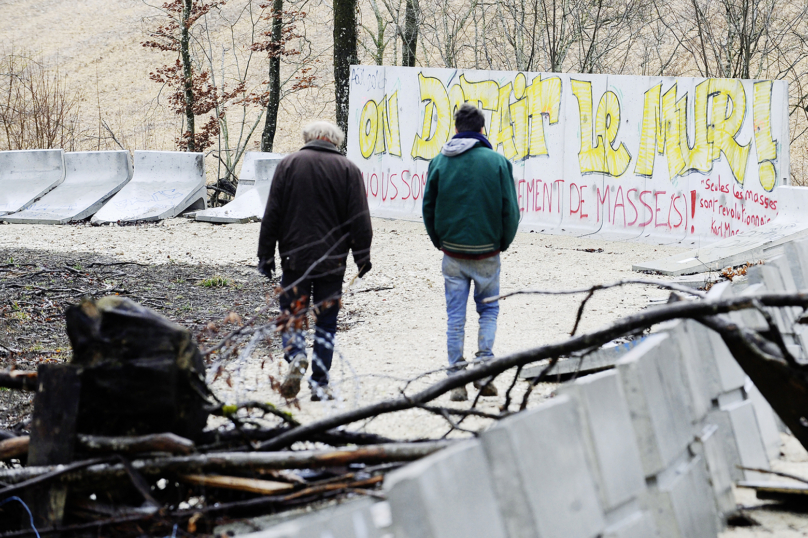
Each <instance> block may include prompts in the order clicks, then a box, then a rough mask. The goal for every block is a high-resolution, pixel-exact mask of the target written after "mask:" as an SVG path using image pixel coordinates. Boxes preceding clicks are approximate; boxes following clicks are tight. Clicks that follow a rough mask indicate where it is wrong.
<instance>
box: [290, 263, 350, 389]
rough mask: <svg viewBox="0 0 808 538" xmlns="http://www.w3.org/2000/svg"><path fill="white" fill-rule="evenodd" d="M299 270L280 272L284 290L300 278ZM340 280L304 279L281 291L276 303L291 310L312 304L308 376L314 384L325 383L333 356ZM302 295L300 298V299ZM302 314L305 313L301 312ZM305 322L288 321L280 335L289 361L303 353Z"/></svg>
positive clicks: (340, 288)
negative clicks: (302, 299) (311, 333)
mask: <svg viewBox="0 0 808 538" xmlns="http://www.w3.org/2000/svg"><path fill="white" fill-rule="evenodd" d="M302 275H303V273H298V272H296V271H284V272H283V276H282V277H281V287H283V288H284V289H286V288H288V287H289V286H291V285H292V284H293V283H294V282H296V281H297V280H299V279H300V277H301V276H302ZM341 295H342V279H339V280H334V279H333V278H331V279H327V280H325V279H322V278H306V279H303V280H301V281H300V282H298V284H297V285H296V286H294V287H293V288H292V289H290V290H288V291H287V292H285V293H282V294H281V296H280V298H279V302H280V306H281V312H292V311H293V309H294V308H300V309H305V308H306V307H308V306H309V305H310V304H313V309H312V311H313V313H314V315H315V318H316V320H317V321H316V323H315V324H314V349H313V351H312V357H311V372H312V375H311V379H312V381H314V382H315V383H317V384H318V385H327V384H328V371H329V370H330V369H331V360H332V358H333V356H334V335H335V334H336V332H337V314H338V313H339V306H340V296H341ZM303 297H305V300H304V301H300V299H301V298H303ZM301 315H305V314H301ZM304 325H305V324H301V323H290V324H289V329H288V330H286V331H284V332H283V333H282V334H281V340H282V341H283V356H284V358H285V359H286V360H287V361H289V362H291V361H292V360H294V358H295V357H296V356H297V355H301V354H302V355H304V356H305V355H306V336H305V333H304V332H303V330H302V329H300V328H298V327H302V326H304Z"/></svg>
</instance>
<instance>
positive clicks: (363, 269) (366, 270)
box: [356, 260, 373, 278]
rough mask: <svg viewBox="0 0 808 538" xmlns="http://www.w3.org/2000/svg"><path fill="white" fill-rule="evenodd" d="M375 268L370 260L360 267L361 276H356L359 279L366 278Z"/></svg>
mask: <svg viewBox="0 0 808 538" xmlns="http://www.w3.org/2000/svg"><path fill="white" fill-rule="evenodd" d="M372 268H373V264H372V263H370V260H368V261H366V262H363V263H362V265H360V266H359V274H358V275H356V277H357V278H364V276H365V275H366V274H368V273H369V272H370V270H371V269H372Z"/></svg>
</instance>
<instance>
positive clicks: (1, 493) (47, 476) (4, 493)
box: [0, 458, 111, 498]
mask: <svg viewBox="0 0 808 538" xmlns="http://www.w3.org/2000/svg"><path fill="white" fill-rule="evenodd" d="M108 461H111V458H95V459H91V460H84V461H77V462H76V463H71V464H69V465H57V466H55V467H52V468H51V467H46V468H44V469H46V470H45V471H44V472H41V473H39V474H34V475H32V476H33V478H30V479H28V480H24V481H23V482H19V483H17V484H14V485H13V486H9V487H7V488H3V489H0V497H4V498H5V497H8V496H9V495H11V494H12V493H16V492H17V491H20V490H22V489H25V488H27V487H30V486H34V485H36V484H41V483H42V482H47V481H48V480H52V479H54V478H57V477H59V476H61V475H63V474H66V473H70V472H74V471H78V470H80V469H84V468H85V467H89V466H91V465H97V464H99V463H106V462H108ZM26 469H33V468H32V467H25V468H23V470H26ZM39 469H43V468H42V467H40V468H39ZM10 482H14V481H13V480H11V481H10Z"/></svg>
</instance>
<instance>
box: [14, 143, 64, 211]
mask: <svg viewBox="0 0 808 538" xmlns="http://www.w3.org/2000/svg"><path fill="white" fill-rule="evenodd" d="M64 178H65V159H64V152H63V151H62V150H61V149H36V150H30V151H29V150H25V151H0V215H6V214H8V213H15V212H17V211H22V210H23V209H26V208H27V207H28V206H30V205H31V204H32V203H34V202H35V201H36V200H38V199H39V198H41V197H42V196H44V195H45V194H47V193H48V192H49V191H50V190H51V189H53V188H54V187H56V186H57V185H59V184H60V183H61V182H62V181H64Z"/></svg>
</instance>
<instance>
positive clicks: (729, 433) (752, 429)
mask: <svg viewBox="0 0 808 538" xmlns="http://www.w3.org/2000/svg"><path fill="white" fill-rule="evenodd" d="M707 422H708V423H711V424H715V425H716V426H718V431H717V436H718V439H719V440H720V443H721V445H722V452H723V454H724V458H725V459H726V461H727V463H728V464H729V466H730V473H731V476H732V479H733V480H734V481H738V480H768V479H769V477H768V475H765V474H762V473H755V472H752V471H742V470H740V469H738V467H737V466H738V465H742V466H744V467H757V468H762V469H769V458H768V456H767V455H766V448H765V446H764V444H763V439H762V437H761V434H760V429H759V427H758V425H757V418H756V417H755V410H754V407H753V405H752V402H751V401H749V400H743V399H741V398H738V399H737V400H736V401H734V402H725V403H723V405H722V406H721V408H720V409H717V410H715V411H713V412H711V413H710V414H709V415H708V417H707Z"/></svg>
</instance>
